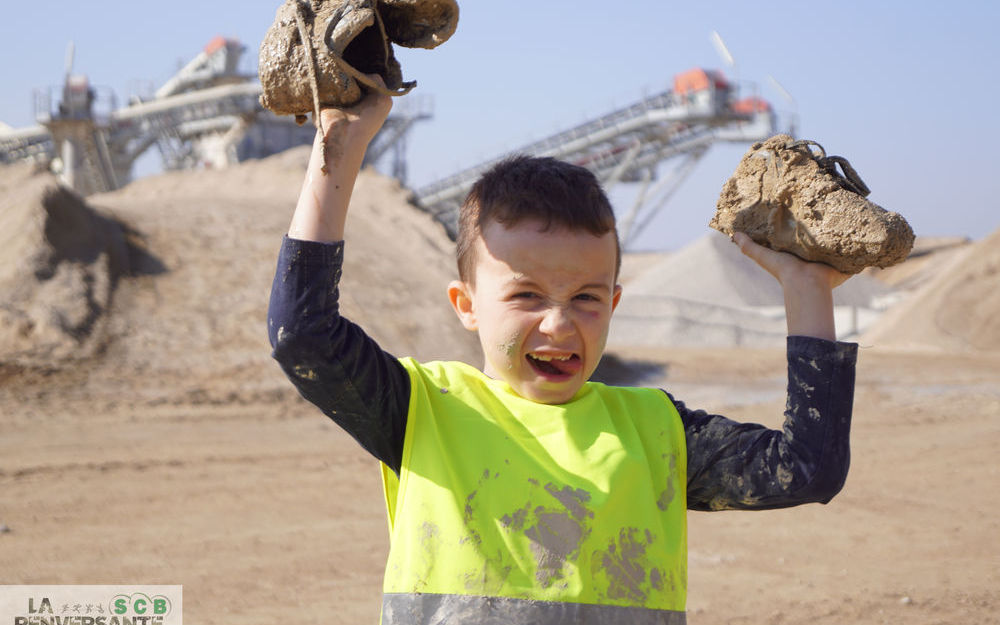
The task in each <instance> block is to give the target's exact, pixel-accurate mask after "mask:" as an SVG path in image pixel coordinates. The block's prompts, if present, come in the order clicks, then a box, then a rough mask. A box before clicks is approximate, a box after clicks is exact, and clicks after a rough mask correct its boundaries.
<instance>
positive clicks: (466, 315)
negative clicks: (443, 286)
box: [448, 280, 479, 330]
mask: <svg viewBox="0 0 1000 625" xmlns="http://www.w3.org/2000/svg"><path fill="white" fill-rule="evenodd" d="M448 300H449V301H450V302H451V307H452V308H454V309H455V314H456V315H458V320H459V321H461V322H462V326H464V327H465V329H466V330H476V329H478V328H479V322H478V321H477V320H476V311H475V310H474V309H473V306H472V289H470V288H469V285H468V284H466V283H465V282H462V281H461V280H452V281H451V283H450V284H448Z"/></svg>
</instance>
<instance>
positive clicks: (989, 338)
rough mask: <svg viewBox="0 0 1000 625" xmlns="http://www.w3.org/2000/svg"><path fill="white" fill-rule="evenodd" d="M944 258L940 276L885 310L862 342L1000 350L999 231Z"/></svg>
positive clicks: (914, 346)
mask: <svg viewBox="0 0 1000 625" xmlns="http://www.w3.org/2000/svg"><path fill="white" fill-rule="evenodd" d="M945 258H946V263H947V264H946V265H945V266H942V267H940V269H939V271H938V273H937V275H936V276H935V277H934V278H933V279H931V280H929V281H927V282H926V283H925V284H923V286H921V287H920V288H919V289H917V290H916V291H914V292H913V294H912V295H910V296H909V297H908V298H907V299H906V300H905V301H904V302H901V303H900V304H899V305H897V306H895V307H894V308H893V309H891V310H890V311H889V312H888V313H886V314H885V316H883V317H882V319H880V320H879V322H878V323H877V324H876V325H875V326H874V327H873V328H872V329H871V330H870V331H869V332H867V333H866V334H865V335H864V336H863V337H862V344H866V345H876V346H892V347H903V348H917V349H933V350H949V351H955V350H958V351H1000V230H997V231H995V232H993V234H991V235H989V236H988V237H986V238H985V239H982V240H981V241H978V242H976V243H975V244H973V245H969V246H962V247H960V248H957V250H956V252H955V253H953V254H951V255H950V256H948V257H945Z"/></svg>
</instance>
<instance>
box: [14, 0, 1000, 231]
mask: <svg viewBox="0 0 1000 625" xmlns="http://www.w3.org/2000/svg"><path fill="white" fill-rule="evenodd" d="M279 4H280V2H278V1H277V0H268V1H263V0H243V1H242V2H239V3H231V2H203V1H201V2H199V1H195V0H175V1H173V2H170V3H159V4H156V5H152V4H150V5H147V4H146V3H141V2H138V3H137V2H134V1H133V2H124V1H118V0H114V1H103V0H95V1H93V2H79V1H75V2H69V1H64V0H50V1H48V2H18V3H8V6H7V7H5V10H4V21H3V22H2V23H0V55H2V58H3V59H4V63H3V66H4V69H3V78H4V81H3V83H4V89H3V91H2V93H0V121H3V122H5V123H7V124H10V125H12V126H24V125H29V124H31V123H32V101H31V94H32V90H33V89H34V88H37V87H46V86H55V85H58V84H59V83H60V82H61V80H62V72H63V60H64V56H65V50H66V44H67V42H68V41H70V40H73V41H74V42H75V46H76V65H75V69H76V72H78V73H86V74H88V75H89V76H90V79H91V82H92V83H93V84H95V85H97V86H99V87H105V88H110V89H112V90H113V91H114V92H115V93H116V94H117V95H118V97H119V101H123V100H124V99H125V98H126V97H127V95H128V94H129V93H130V92H133V91H135V90H137V89H139V88H142V87H143V86H146V88H148V87H149V86H158V85H160V84H162V83H163V82H164V81H165V80H166V79H167V78H169V77H170V75H171V74H172V73H173V72H174V71H175V70H176V69H177V67H178V66H179V65H180V64H182V63H184V62H186V61H187V60H188V59H190V58H191V57H193V56H194V55H195V54H197V53H198V51H200V50H201V48H202V47H204V45H205V44H206V43H207V42H208V41H209V40H210V39H211V38H212V37H214V36H216V35H224V36H227V37H233V38H237V39H240V40H241V41H243V42H244V43H245V44H246V45H247V48H248V49H247V53H246V58H245V59H244V66H245V68H246V69H247V70H248V71H253V70H254V69H255V66H256V51H257V47H258V45H259V43H260V40H261V38H262V36H263V34H264V32H265V31H266V29H267V27H268V26H269V25H270V23H271V21H272V19H273V17H274V12H275V10H276V9H277V7H278V6H279ZM460 4H461V8H462V17H461V20H460V22H459V28H458V32H457V33H456V34H455V36H454V37H453V38H452V39H451V40H450V41H448V42H447V43H445V44H444V45H443V46H441V47H440V48H438V49H436V50H432V51H426V50H405V49H403V50H399V49H397V56H399V57H400V60H401V62H402V65H403V73H404V77H405V78H407V79H416V80H417V81H418V83H419V86H418V87H417V89H416V91H414V93H415V94H425V95H427V96H430V97H432V98H433V102H434V119H433V120H431V121H429V122H424V123H423V124H421V125H420V126H418V127H417V128H415V129H414V131H413V134H412V135H411V138H410V142H409V157H410V182H411V183H412V184H413V185H414V186H419V185H422V184H425V183H427V182H432V181H433V180H435V179H437V178H439V177H443V176H446V175H448V174H450V173H453V172H454V171H455V170H457V169H460V168H462V167H464V166H467V165H472V164H475V163H477V162H479V161H481V160H484V159H487V158H492V157H494V156H496V155H498V154H500V153H502V152H506V151H509V150H512V149H516V148H517V147H518V146H520V145H522V144H524V143H527V142H529V141H532V140H535V139H540V138H542V137H544V136H546V135H548V134H551V133H553V132H555V131H558V130H561V129H564V128H567V127H570V126H573V125H576V124H578V123H581V122H583V121H585V120H587V119H588V118H590V117H593V116H597V115H600V114H603V113H605V112H608V111H610V110H612V109H613V108H616V107H620V106H623V105H626V104H629V103H631V102H633V101H635V100H638V99H640V98H641V97H642V96H643V95H644V94H649V93H655V92H658V91H661V90H663V89H665V88H668V87H669V85H670V84H671V80H672V77H673V75H674V74H676V73H678V72H681V71H684V70H686V69H690V68H693V67H706V68H718V69H727V71H729V70H728V68H726V67H725V65H724V63H723V61H722V60H721V59H720V58H719V55H718V54H717V53H716V50H715V48H714V47H713V46H712V44H711V42H710V39H709V34H710V33H711V31H713V30H716V31H718V32H719V33H720V34H721V35H722V36H723V38H724V39H725V41H726V44H727V45H728V47H729V49H730V51H731V52H732V53H733V55H734V56H735V58H736V61H737V68H736V70H737V72H738V74H739V79H740V80H741V81H754V82H756V83H757V85H758V86H759V88H760V91H761V94H762V95H763V96H764V97H765V98H767V99H769V100H771V101H772V102H773V103H774V104H775V105H776V107H777V108H778V109H784V110H788V109H789V108H790V104H789V103H788V102H787V101H786V100H785V99H784V98H783V97H782V96H781V94H779V93H778V92H777V91H776V90H775V89H774V88H773V87H772V86H771V84H770V83H769V81H768V80H767V76H768V75H772V76H774V77H775V78H776V79H777V80H778V81H779V82H780V83H781V84H782V85H783V86H784V87H785V88H786V89H787V91H788V92H790V93H791V95H792V96H793V97H794V100H795V107H794V108H795V110H796V112H797V114H798V118H799V132H798V134H799V136H800V137H803V138H810V139H814V140H816V141H819V142H820V143H821V144H823V145H824V147H825V148H826V149H827V152H828V153H831V154H837V155H842V156H845V157H847V158H848V159H850V161H851V163H852V164H853V165H854V166H855V168H856V169H857V170H858V171H859V173H860V174H861V175H862V177H863V178H864V179H865V181H866V182H867V183H868V185H869V186H870V187H871V189H872V195H871V199H872V200H873V201H875V202H876V203H878V204H880V205H882V206H884V207H885V208H888V209H890V210H895V211H898V212H900V213H902V214H903V215H904V216H905V217H906V218H907V219H908V220H909V221H910V223H911V224H912V225H913V227H914V229H915V230H916V232H917V234H918V235H965V236H970V237H972V238H981V237H983V236H985V235H986V234H988V233H990V232H992V231H993V230H995V229H997V228H998V227H1000V200H998V199H997V198H998V197H1000V173H998V172H997V167H996V166H995V165H994V158H992V157H993V155H994V152H995V146H997V145H998V144H1000V121H998V119H997V117H996V115H995V114H994V109H995V108H996V107H997V101H998V95H1000V93H998V92H1000V88H998V85H997V82H998V81H997V77H998V76H1000V43H998V41H1000V38H998V37H997V36H996V32H995V31H996V28H997V25H998V24H1000V3H996V2H992V1H987V0H980V1H975V2H973V1H956V2H950V3H943V2H934V3H931V2H920V1H917V2H902V1H889V2H880V3H875V2H862V1H845V2H838V3H818V2H806V1H804V0H800V1H798V2H786V1H776V2H756V3H749V2H745V1H743V2H721V1H720V2H703V3H691V2H685V3H677V2H672V1H668V0H655V1H654V0H619V1H617V2H584V1H582V0H577V1H569V0H550V1H547V2H543V1H540V0H534V1H532V0H504V1H487V0H464V1H462V2H460ZM233 7H238V12H236V13H233V12H232V10H231V9H232V8H233ZM730 73H732V72H731V71H730ZM745 149H746V146H740V145H719V146H716V147H713V148H712V150H711V151H710V153H709V155H708V156H706V157H705V158H704V159H703V160H702V162H701V163H700V164H699V166H698V167H697V169H696V170H695V171H694V173H693V174H692V175H691V177H690V178H689V179H688V180H687V181H686V182H685V184H684V185H683V186H682V187H681V189H680V190H679V192H678V193H677V195H676V196H675V197H674V199H673V200H672V201H671V203H670V204H669V205H667V206H666V207H665V208H664V210H663V211H661V213H660V214H659V216H658V217H657V219H656V220H655V221H654V222H653V223H652V224H651V225H650V227H649V228H648V229H647V230H646V231H645V232H644V234H643V236H642V238H641V239H640V240H639V247H643V248H651V249H657V248H658V249H675V248H677V247H680V246H682V245H684V244H685V243H687V242H689V241H691V240H694V239H695V238H697V237H699V236H701V235H702V234H704V233H705V232H707V231H708V230H707V226H706V225H705V224H707V222H708V220H709V219H710V218H711V215H712V212H713V211H714V206H715V201H716V199H717V197H718V193H719V189H720V188H721V186H722V183H723V182H724V181H725V180H726V178H728V176H729V175H730V174H731V173H732V171H733V170H734V169H735V166H736V163H737V162H738V161H739V158H740V157H741V156H742V154H743V152H744V151H745Z"/></svg>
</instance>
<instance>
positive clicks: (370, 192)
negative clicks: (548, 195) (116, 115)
mask: <svg viewBox="0 0 1000 625" xmlns="http://www.w3.org/2000/svg"><path fill="white" fill-rule="evenodd" d="M302 156H303V155H302V154H301V153H298V154H292V155H285V156H282V157H279V159H277V160H274V159H272V160H270V161H269V162H262V163H252V164H248V165H245V166H243V167H240V168H236V169H234V170H231V171H227V172H193V173H187V174H175V175H170V176H163V177H159V178H156V179H150V180H146V181H140V182H139V183H136V184H134V185H132V186H131V187H128V188H126V189H124V190H122V191H120V192H118V193H115V194H109V195H104V196H98V197H95V198H92V200H91V202H90V203H91V204H93V205H94V206H96V207H98V208H100V209H101V210H102V211H104V212H105V214H110V215H113V216H115V217H116V218H118V219H120V220H122V221H124V222H125V223H128V224H129V225H130V227H131V228H134V230H135V232H136V233H139V234H138V235H135V236H134V237H133V238H134V240H133V241H132V248H131V250H132V252H131V253H132V259H133V261H136V262H135V263H134V267H133V271H131V272H130V273H127V274H126V275H123V276H122V277H120V278H119V280H118V282H117V286H116V289H115V291H114V295H113V301H112V303H111V305H110V307H109V309H108V310H107V311H106V314H107V317H108V319H107V323H106V324H104V325H103V326H102V327H103V328H104V329H103V330H102V331H103V332H105V333H106V334H105V335H104V336H103V338H102V341H103V343H102V344H103V348H102V349H101V351H100V353H99V354H98V355H97V356H94V357H93V358H89V359H87V360H85V361H84V362H83V363H82V364H81V363H75V364H74V365H73V366H68V367H60V366H59V363H51V366H48V367H45V366H31V367H28V366H20V365H16V364H6V365H0V584H42V583H46V584H53V583H64V584H105V583H107V584H111V583H142V584H183V586H184V604H185V606H184V607H185V617H186V619H187V620H188V622H190V623H204V624H212V623H226V622H231V621H232V619H233V617H238V618H240V619H241V621H242V622H245V623H251V624H252V623H273V622H296V623H301V624H303V625H305V624H308V623H375V622H377V615H378V610H379V601H380V587H381V572H382V567H383V564H384V561H385V557H386V553H387V546H388V545H387V530H386V522H385V519H384V504H383V501H382V496H381V489H380V485H379V478H378V471H377V467H376V465H375V462H374V461H373V460H371V459H370V458H368V457H367V456H366V455H365V454H364V453H363V452H362V451H361V450H360V449H359V448H358V446H357V445H356V444H355V443H354V441H353V440H351V439H350V438H349V437H348V436H347V435H346V434H344V433H343V432H341V431H340V430H338V429H337V428H336V427H335V426H334V425H333V424H332V423H331V422H330V421H328V420H327V419H326V418H325V417H323V416H322V415H320V414H319V413H318V412H317V411H316V410H315V409H314V408H312V407H311V406H310V405H308V404H306V403H305V402H303V401H302V400H300V399H299V398H298V397H297V396H296V394H295V392H294V391H293V390H292V388H291V385H290V384H289V383H287V382H286V381H285V379H284V377H283V375H282V374H281V372H280V371H279V369H278V367H277V366H276V365H275V364H274V363H273V362H271V361H270V358H269V347H268V345H267V339H266V330H265V310H266V302H267V291H268V288H269V285H270V281H271V277H272V276H273V271H274V259H275V257H276V251H277V247H278V244H279V241H280V237H281V235H282V233H283V231H284V228H285V227H286V225H287V220H288V217H289V216H290V213H291V208H292V203H293V202H294V197H295V194H296V193H297V191H298V183H299V181H300V179H301V178H300V176H301V165H302ZM358 197H359V202H358V206H356V207H355V212H356V213H357V214H358V215H359V217H357V218H355V217H354V214H352V221H351V223H349V226H348V228H349V230H348V236H349V237H350V236H351V234H352V233H353V234H354V237H353V238H352V239H351V241H350V242H349V247H348V259H349V262H350V263H351V264H349V265H348V267H347V268H346V269H345V287H344V291H345V294H346V293H349V292H350V293H353V294H352V295H349V296H348V295H345V302H344V307H345V310H346V311H347V312H348V313H349V314H352V315H354V316H355V317H361V319H360V320H361V322H362V324H363V325H365V326H366V327H369V326H370V327H372V328H373V333H375V334H376V335H378V336H379V337H380V339H381V340H383V342H384V343H383V344H384V345H389V346H391V347H392V349H393V351H395V352H396V353H398V354H399V355H403V354H404V353H412V354H415V355H418V356H420V357H424V358H433V357H438V356H442V355H447V354H444V353H441V352H442V350H444V349H447V350H448V352H450V353H452V354H455V355H457V356H458V357H464V358H474V355H475V344H474V342H472V341H471V337H468V336H465V335H464V334H463V332H464V331H462V330H461V328H459V327H458V326H457V322H456V323H454V324H452V323H451V322H446V321H444V320H445V319H447V315H450V314H451V313H450V311H448V310H447V309H446V308H445V307H446V303H445V302H444V296H443V286H444V282H442V280H444V276H445V275H446V274H447V272H448V271H450V259H449V258H448V252H447V249H446V248H447V244H446V243H445V242H443V240H442V239H441V238H440V233H439V232H438V231H436V230H435V229H434V228H433V227H432V225H429V224H428V223H427V222H426V220H423V219H422V218H421V216H419V215H416V213H415V212H414V211H409V212H406V211H402V210H400V211H394V209H393V210H390V208H386V206H388V204H392V205H393V206H396V205H404V204H405V190H402V189H399V188H398V186H396V185H395V183H392V181H387V180H384V179H382V178H379V177H376V176H366V177H365V178H364V179H363V180H362V183H361V187H360V188H359V196H358ZM206 198H208V199H206ZM369 198H375V199H377V200H378V201H375V200H371V201H369ZM385 198H394V199H393V200H392V202H389V203H386V202H384V201H383V200H384V199H385ZM361 215H367V216H366V217H362V216H361ZM415 215H416V216H415ZM386 224H391V225H394V227H392V228H389V227H386ZM380 226H381V227H380ZM400 232H404V233H405V235H400V234H399V233H400ZM140 235H141V236H140ZM355 242H356V243H355ZM418 243H419V245H418ZM369 246H371V247H369ZM386 247H392V248H399V249H398V250H397V251H394V252H393V253H394V254H395V253H398V254H399V255H400V256H399V257H396V256H391V255H390V257H389V258H382V257H380V256H378V255H369V253H370V249H383V250H384V249H385V248H386ZM434 250H437V251H436V252H434V253H432V252H433V251H434ZM352 254H353V257H352ZM414 255H416V256H414ZM352 258H353V259H354V260H351V259H352ZM401 258H416V259H417V261H416V262H410V263H406V262H404V261H402V260H400V259H401ZM140 260H141V261H142V262H138V261H140ZM379 263H382V264H381V265H380V264H379ZM414 265H415V266H416V267H412V266H414ZM135 267H140V268H142V269H143V270H142V271H140V270H137V269H135ZM352 271H353V274H352ZM407 272H410V273H407ZM348 280H352V281H353V282H350V283H348V282H347V281H348ZM425 281H426V282H425ZM365 282H367V283H368V284H374V285H376V286H379V287H381V289H380V290H381V292H386V291H393V292H400V291H401V290H402V291H404V292H405V294H406V295H405V297H403V296H399V297H396V298H395V299H393V298H389V297H388V296H384V299H377V297H376V296H375V295H372V294H370V292H369V291H367V290H364V289H362V288H361V285H362V284H364V283H365ZM431 283H436V284H438V285H440V288H438V289H437V290H436V291H435V290H434V289H432V288H431V287H430V284H431ZM351 285H354V286H353V287H352V286H351ZM404 286H405V287H406V288H405V289H404ZM350 288H353V291H351V290H350ZM378 291H379V289H375V290H373V291H372V292H378ZM420 291H428V292H429V293H430V294H429V295H428V296H427V298H426V299H424V298H422V297H421V295H419V292H420ZM371 298H375V299H371ZM438 301H439V302H440V306H441V307H442V308H439V307H438V304H436V303H435V302H438ZM414 307H415V308H414ZM413 310H418V311H421V312H420V314H418V315H409V316H408V317H407V318H408V319H409V321H408V322H407V323H408V324H409V325H404V326H401V325H400V324H399V323H398V319H399V318H400V316H401V315H402V314H403V312H406V311H413ZM441 310H444V312H443V313H442V312H441ZM373 311H378V314H375V312H373ZM445 313H447V314H445ZM366 315H367V317H366ZM394 318H395V319H397V322H396V323H391V321H392V319H394ZM617 355H618V356H619V357H622V358H624V359H626V360H635V361H639V362H644V363H646V364H647V365H648V366H647V367H646V368H647V369H648V370H649V371H650V372H651V373H650V374H649V375H648V376H647V378H646V379H645V380H644V383H645V384H648V385H659V386H664V387H666V388H667V389H669V390H671V391H672V392H673V393H674V394H675V395H676V396H677V397H678V398H680V399H682V400H684V401H685V402H686V403H688V405H690V406H692V407H700V408H706V409H709V410H714V411H718V412H722V413H723V414H727V415H729V416H731V417H733V418H737V419H741V420H749V421H758V422H762V423H765V424H768V425H771V426H775V427H777V426H779V425H780V421H781V412H782V410H783V406H784V368H783V367H784V365H783V354H782V353H780V352H778V351H770V350H747V349H744V350H730V349H714V350H693V349H685V350H679V351H674V352H671V353H667V354H664V353H657V352H646V353H644V352H641V351H636V352H633V353H627V354H617ZM852 448H853V460H852V468H851V473H850V476H849V478H848V482H847V485H846V487H845V488H844V490H843V492H842V493H841V494H840V495H839V496H838V497H837V498H836V499H834V500H833V502H832V503H830V504H829V505H827V506H819V505H813V506H807V507H801V508H796V509H790V510H782V511H773V512H759V513H748V512H724V513H692V514H690V515H689V528H690V542H689V548H690V573H689V577H690V591H689V602H688V605H689V622H690V623H692V624H693V625H712V624H717V623H762V622H763V623H803V622H811V623H813V624H816V625H821V624H841V623H863V624H867V623H901V622H905V623H909V624H911V625H931V624H938V623H1000V616H998V614H1000V540H998V538H997V537H998V536H1000V516H998V515H1000V489H998V488H996V480H997V479H998V478H1000V461H998V460H997V458H998V457H1000V352H996V351H993V352H971V351H964V352H959V351H950V352H944V351H932V350H925V351H913V350H910V351H906V350H902V349H898V348H896V349H888V348H885V347H880V346H878V345H869V344H864V343H862V349H861V355H860V360H859V368H858V385H857V390H856V396H855V417H854V428H853V432H852Z"/></svg>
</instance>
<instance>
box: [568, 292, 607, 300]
mask: <svg viewBox="0 0 1000 625" xmlns="http://www.w3.org/2000/svg"><path fill="white" fill-rule="evenodd" d="M573 299H575V300H579V301H583V302H599V301H601V298H600V297H598V296H596V295H594V294H593V293H580V294H579V295H577V296H575V297H574V298H573Z"/></svg>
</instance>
